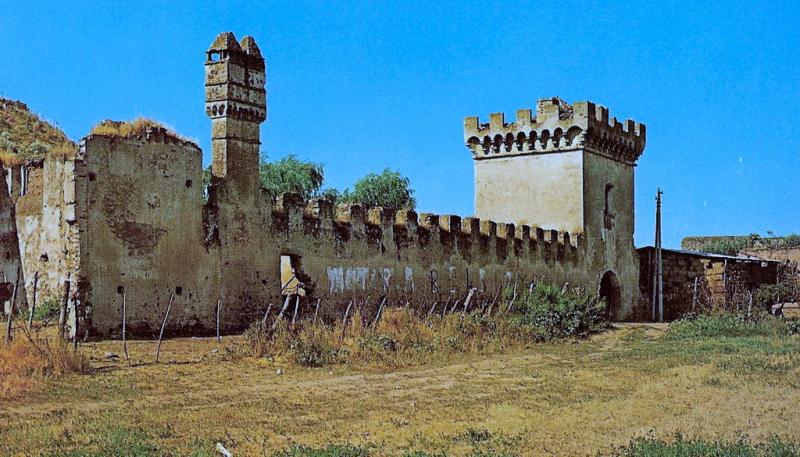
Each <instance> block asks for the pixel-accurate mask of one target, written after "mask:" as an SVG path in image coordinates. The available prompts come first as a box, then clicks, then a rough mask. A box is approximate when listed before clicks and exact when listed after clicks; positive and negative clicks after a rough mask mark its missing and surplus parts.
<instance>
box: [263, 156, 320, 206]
mask: <svg viewBox="0 0 800 457" xmlns="http://www.w3.org/2000/svg"><path fill="white" fill-rule="evenodd" d="M258 174H259V176H260V178H261V187H262V188H264V189H266V190H268V191H269V192H270V193H271V194H272V195H279V194H281V193H283V192H294V193H296V194H300V196H302V197H303V198H304V199H306V200H307V199H309V198H312V197H315V196H316V195H317V192H318V191H319V188H320V187H321V186H322V182H323V181H324V179H325V172H324V169H323V167H322V165H320V164H317V163H313V162H304V161H302V160H299V159H298V158H297V157H296V156H294V155H288V156H286V157H284V158H282V159H280V160H278V161H275V162H267V161H266V156H262V158H261V164H260V165H259V167H258Z"/></svg>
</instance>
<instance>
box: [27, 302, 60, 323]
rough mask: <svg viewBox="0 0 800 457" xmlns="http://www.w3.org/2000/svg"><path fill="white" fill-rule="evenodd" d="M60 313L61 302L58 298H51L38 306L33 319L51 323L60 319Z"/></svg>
mask: <svg viewBox="0 0 800 457" xmlns="http://www.w3.org/2000/svg"><path fill="white" fill-rule="evenodd" d="M60 312H61V300H59V299H58V298H56V297H50V298H47V299H45V300H43V301H42V302H40V303H37V304H36V309H35V310H34V312H33V319H34V320H36V321H40V322H44V321H50V320H53V319H56V318H58V315H59V313H60Z"/></svg>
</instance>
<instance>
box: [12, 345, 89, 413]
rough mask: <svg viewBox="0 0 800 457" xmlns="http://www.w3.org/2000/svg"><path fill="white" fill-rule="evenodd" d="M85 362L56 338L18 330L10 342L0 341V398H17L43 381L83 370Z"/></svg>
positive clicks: (82, 356)
mask: <svg viewBox="0 0 800 457" xmlns="http://www.w3.org/2000/svg"><path fill="white" fill-rule="evenodd" d="M20 330H21V329H20ZM87 362H88V361H87V360H86V358H85V357H84V355H83V354H82V353H79V352H75V351H73V349H72V348H71V347H70V346H69V345H68V344H67V343H65V342H62V341H59V340H58V339H57V338H53V339H51V338H40V337H30V338H28V337H26V336H25V335H24V334H20V332H17V336H16V338H15V339H14V340H13V341H11V342H10V343H6V342H3V343H0V400H2V399H9V398H15V397H19V396H21V395H23V394H24V393H25V392H26V391H28V390H30V389H31V388H32V387H34V386H36V385H38V384H41V383H42V382H43V381H45V380H51V379H54V378H57V377H60V376H63V375H65V374H68V373H82V372H84V371H85V370H86V368H87V367H88V363H87Z"/></svg>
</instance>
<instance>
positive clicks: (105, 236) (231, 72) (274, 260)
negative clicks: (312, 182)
mask: <svg viewBox="0 0 800 457" xmlns="http://www.w3.org/2000/svg"><path fill="white" fill-rule="evenodd" d="M205 68H206V114H207V115H208V116H209V117H210V118H211V123H212V182H211V186H210V188H209V189H208V196H207V201H204V198H203V189H202V185H201V183H202V165H201V155H202V154H201V151H200V149H199V148H198V147H197V145H195V144H194V143H192V142H189V141H186V140H183V139H180V138H177V137H176V136H175V135H173V134H171V133H169V132H168V131H166V130H163V129H158V128H151V129H149V130H148V131H147V132H145V133H142V134H139V135H134V136H133V137H130V138H122V137H119V136H103V135H89V136H87V137H86V138H84V139H83V141H82V142H81V146H80V151H79V153H78V154H77V156H76V157H75V158H74V159H72V160H66V161H63V162H64V163H63V165H61V167H62V170H63V173H62V177H61V178H60V181H61V182H63V183H64V186H66V187H65V190H64V191H63V192H62V195H63V199H64V201H65V202H66V203H68V206H69V208H68V209H67V208H66V207H65V209H64V211H65V212H64V214H66V216H65V217H62V218H61V219H60V221H61V222H59V227H62V228H63V227H70V229H69V230H67V231H65V232H64V235H63V236H64V237H65V239H67V240H68V241H67V242H66V243H65V245H64V250H65V251H64V252H65V257H68V258H69V259H73V260H70V262H71V263H70V265H74V267H72V266H71V267H70V268H69V269H68V270H69V271H70V274H71V277H72V280H73V281H74V284H75V287H74V288H73V290H74V291H75V294H74V297H73V298H72V299H71V304H70V306H71V308H70V309H71V312H73V313H74V312H77V315H78V317H79V319H78V323H79V325H78V327H79V330H78V331H79V332H80V333H81V334H83V333H84V332H87V333H90V334H94V335H110V334H114V333H115V332H117V331H118V329H119V327H120V307H121V302H122V293H123V292H124V294H125V297H126V299H127V303H128V322H129V324H128V325H129V328H131V329H133V331H134V333H137V334H140V335H146V334H148V333H149V332H153V331H154V330H155V329H156V328H157V327H158V325H159V324H160V320H161V319H162V318H163V314H164V311H165V309H166V305H167V302H168V300H169V298H170V295H172V294H175V304H174V305H173V308H172V312H171V318H170V321H169V324H168V331H170V332H171V333H189V332H191V333H194V334H196V333H198V332H207V331H210V329H212V328H213V325H214V310H215V306H216V302H217V300H220V299H221V300H222V301H223V313H222V314H223V319H222V324H223V328H224V329H225V330H226V331H234V330H240V329H242V328H243V327H245V326H247V325H248V324H249V323H251V322H253V321H254V320H256V319H258V318H260V317H261V315H262V314H263V312H264V310H265V309H266V307H267V306H268V304H269V303H273V304H275V305H279V304H281V303H282V302H283V295H282V291H281V287H282V284H281V283H282V281H281V271H280V269H281V258H282V257H283V258H284V259H286V258H288V259H289V260H290V261H291V264H292V266H293V267H294V268H295V270H296V272H297V274H298V276H302V279H303V281H304V283H305V289H306V291H307V292H308V296H307V297H305V298H304V299H303V302H304V304H305V305H309V304H311V303H315V302H316V300H317V299H321V300H322V303H323V313H326V312H331V311H332V310H336V309H341V308H342V307H343V306H346V304H347V303H348V302H349V301H350V300H354V299H356V300H362V301H363V300H366V301H368V302H369V303H375V304H376V305H377V303H378V302H379V301H380V300H381V299H382V297H383V296H387V297H388V298H387V300H388V301H389V302H390V303H395V304H404V303H406V302H408V303H410V304H411V305H415V306H425V307H427V306H429V305H430V304H431V303H432V302H434V301H438V302H439V303H445V302H448V303H453V302H454V301H455V300H456V299H460V300H463V299H464V297H465V296H466V294H467V291H468V290H469V289H470V288H473V287H474V288H476V294H477V297H476V299H475V300H476V301H479V300H482V299H490V298H491V297H493V296H495V295H496V294H497V291H498V290H499V288H501V287H504V286H507V287H514V286H515V285H516V286H517V287H518V288H520V289H521V288H524V287H529V285H530V284H531V283H533V282H541V281H545V282H547V283H556V284H559V285H563V284H564V283H569V285H570V286H571V287H574V286H580V287H583V288H585V289H587V290H589V291H591V292H600V293H601V294H602V295H604V296H605V297H606V298H607V299H608V300H609V301H610V302H611V305H612V310H611V313H612V315H613V317H614V318H615V319H628V318H632V317H633V316H634V315H635V314H637V306H638V304H639V295H638V285H639V278H638V274H639V273H638V257H637V256H636V252H635V250H634V248H633V238H632V237H633V167H634V164H635V161H636V159H637V158H638V157H639V155H640V154H641V152H642V150H643V148H644V142H645V132H644V126H643V125H640V124H636V123H633V121H626V122H625V123H624V125H623V124H621V123H619V122H617V121H616V119H614V118H609V116H608V111H607V110H606V109H605V108H602V107H600V106H596V105H594V104H592V103H588V102H582V103H576V104H574V105H572V106H570V105H567V104H566V103H564V102H562V101H560V100H558V99H546V100H542V101H540V102H539V104H538V106H537V114H536V118H535V119H533V118H532V117H531V112H530V111H529V110H522V111H520V112H519V113H518V119H517V122H515V123H513V124H506V123H505V122H504V121H503V118H502V116H501V115H492V117H491V121H490V123H489V124H480V123H479V122H478V120H477V118H467V120H466V123H465V141H466V143H467V146H468V147H469V149H470V150H471V151H472V152H473V157H474V159H475V170H476V215H477V216H478V217H466V218H460V217H458V216H453V215H433V214H420V215H417V214H416V213H415V212H413V211H391V210H387V209H384V208H362V207H361V206H359V205H339V206H336V207H334V206H333V205H332V204H331V203H330V202H328V201H326V200H322V199H315V200H312V201H309V202H304V201H301V200H299V199H298V198H297V196H294V195H291V194H284V195H280V196H278V197H277V198H276V199H274V200H273V198H272V197H271V196H269V195H268V194H266V193H265V192H264V191H262V190H261V189H260V188H259V183H258V158H259V149H260V124H261V123H262V122H263V121H264V120H265V119H266V115H267V106H266V97H267V91H266V90H265V79H266V77H265V75H266V67H265V64H264V59H263V57H262V56H261V52H260V50H259V49H258V46H257V45H256V43H255V40H253V39H252V38H250V37H245V38H244V39H243V40H242V41H241V42H238V41H237V40H236V39H235V37H234V36H233V34H230V33H225V34H221V35H220V36H219V37H217V39H216V40H215V41H214V43H212V45H211V47H210V49H209V50H208V52H207V54H206V64H205ZM62 187H63V186H62ZM43 198H45V199H46V198H49V197H43ZM59 198H62V197H59ZM66 203H65V204H66ZM59 230H62V229H59ZM64 279H65V278H64V276H63V275H62V277H61V278H60V280H59V281H56V283H57V284H56V288H57V287H58V284H63V281H64ZM72 316H73V317H74V314H73V315H72Z"/></svg>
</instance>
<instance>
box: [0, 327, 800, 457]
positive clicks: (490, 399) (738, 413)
mask: <svg viewBox="0 0 800 457" xmlns="http://www.w3.org/2000/svg"><path fill="white" fill-rule="evenodd" d="M395 318H396V319H402V318H403V316H402V314H398V315H395ZM385 325H387V326H393V324H391V323H390V322H388V321H387V322H386V324H385ZM362 330H363V329H362ZM349 331H352V332H353V333H354V334H355V333H357V332H359V331H360V330H359V329H358V328H352V327H351V329H350V330H349ZM662 334H663V327H661V326H644V327H642V326H622V327H619V328H617V329H615V330H613V331H610V332H606V333H604V334H601V335H597V336H595V337H593V338H591V339H590V340H583V341H569V342H561V343H541V344H532V345H529V346H527V347H515V348H512V349H509V350H507V351H505V352H490V351H487V352H486V353H482V354H475V353H451V354H448V355H446V356H442V357H437V358H433V359H432V360H431V361H429V362H426V363H423V362H422V361H418V362H417V363H416V364H411V365H408V366H406V367H405V368H401V369H389V370H387V369H386V368H384V367H383V366H384V365H383V364H384V362H383V361H378V362H377V363H376V364H375V365H363V366H362V365H359V366H352V365H348V364H343V365H342V364H340V365H333V366H329V367H324V368H318V369H310V368H300V367H297V366H294V365H293V364H292V363H290V361H288V360H282V359H280V358H274V359H273V360H272V361H270V360H267V359H263V358H260V359H255V358H251V357H242V356H240V355H239V354H240V353H241V350H242V347H243V345H246V344H247V343H245V342H244V341H243V340H242V339H241V337H225V338H223V341H222V343H217V342H216V341H215V340H213V339H189V338H186V339H174V340H169V341H166V342H165V343H164V345H163V347H162V354H161V357H162V361H164V362H165V363H162V364H159V365H155V364H153V363H152V360H153V355H154V350H155V343H154V342H148V341H136V342H132V343H130V348H129V350H130V354H131V365H128V364H126V363H125V362H124V360H121V359H119V358H108V357H106V353H107V352H108V351H113V352H114V353H116V354H121V345H120V343H119V342H118V341H103V342H97V343H91V344H87V345H86V346H85V347H84V349H83V350H84V351H85V353H86V354H87V355H88V356H89V357H90V358H91V360H92V365H93V368H94V370H93V371H92V373H91V375H83V376H68V377H64V378H61V379H60V380H59V381H58V382H57V383H56V384H53V385H52V386H51V387H49V388H46V389H44V390H35V391H31V392H29V394H28V395H27V396H26V397H25V398H24V399H17V400H14V401H5V402H3V401H0V435H2V436H3V437H4V439H3V440H2V441H0V454H2V455H17V454H24V455H30V454H38V453H40V452H41V451H42V450H45V449H51V450H52V449H59V450H77V449H85V450H94V451H95V452H101V451H98V447H97V446H98V444H97V443H98V440H100V439H101V438H102V437H103V436H106V435H108V434H109V433H110V432H109V431H113V432H114V433H128V434H142V433H143V434H146V438H141V439H142V440H145V441H146V443H148V445H149V446H152V449H157V452H155V451H154V452H152V453H146V452H145V453H142V454H140V455H215V454H213V451H212V450H213V447H214V443H216V442H217V441H220V442H223V443H224V444H225V445H226V447H228V448H229V449H232V450H233V451H234V455H248V456H249V455H272V452H274V451H275V450H277V449H283V448H285V447H286V446H288V445H290V444H292V443H302V444H307V445H312V446H322V445H324V444H326V443H329V442H339V443H342V442H350V443H353V444H356V445H360V446H365V447H370V448H373V449H374V454H375V455H401V454H402V453H403V451H404V450H407V449H420V450H428V451H442V450H443V451H446V452H447V453H449V454H452V455H464V454H466V453H468V452H471V450H472V449H473V448H474V446H475V443H474V442H473V441H474V439H471V438H470V439H468V437H470V436H473V435H476V436H483V435H484V431H485V432H486V436H487V437H488V438H486V441H485V442H483V443H480V446H489V447H492V448H494V449H498V450H507V451H510V452H513V453H515V454H520V455H596V454H597V453H598V452H600V453H602V454H608V453H610V452H613V450H614V449H616V448H617V447H618V446H622V445H625V444H626V443H628V442H629V440H630V439H631V438H633V437H636V436H644V435H646V434H652V435H653V436H656V437H660V438H665V439H670V438H671V437H672V436H674V434H675V433H676V432H681V433H683V434H684V435H685V436H688V437H699V438H705V439H712V440H715V439H726V440H735V439H736V438H737V437H738V436H739V435H740V434H742V433H746V434H748V435H749V436H750V437H751V438H752V439H753V440H754V441H763V440H766V439H767V438H768V437H769V436H771V435H773V434H777V435H780V436H784V437H789V438H791V437H792V433H793V431H797V430H800V409H798V408H796V406H795V405H797V404H798V402H800V382H798V375H800V369H798V366H800V353H798V350H797V348H798V345H800V341H799V340H798V338H797V337H784V338H777V337H753V338H721V339H707V338H706V339H698V340H688V339H687V340H675V339H670V340H667V339H665V338H664V337H663V336H662ZM765 359H766V361H767V362H765V363H767V364H766V365H764V363H762V361H763V360H765ZM770 361H771V362H770ZM278 368H280V369H281V370H282V374H278V373H277V372H276V369H278ZM137 436H138V435H137ZM87 455H97V454H87Z"/></svg>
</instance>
